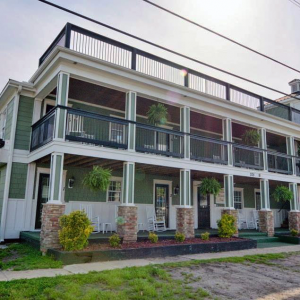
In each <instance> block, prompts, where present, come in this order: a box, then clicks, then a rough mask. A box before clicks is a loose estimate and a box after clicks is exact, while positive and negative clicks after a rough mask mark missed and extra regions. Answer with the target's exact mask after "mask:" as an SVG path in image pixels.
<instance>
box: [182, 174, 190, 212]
mask: <svg viewBox="0 0 300 300" xmlns="http://www.w3.org/2000/svg"><path fill="white" fill-rule="evenodd" d="M191 204H192V203H191V170H188V169H181V170H180V206H182V207H191Z"/></svg>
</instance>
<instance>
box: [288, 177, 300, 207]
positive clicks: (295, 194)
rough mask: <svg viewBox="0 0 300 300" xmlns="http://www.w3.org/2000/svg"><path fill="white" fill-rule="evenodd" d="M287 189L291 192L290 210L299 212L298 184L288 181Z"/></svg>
mask: <svg viewBox="0 0 300 300" xmlns="http://www.w3.org/2000/svg"><path fill="white" fill-rule="evenodd" d="M289 189H290V191H291V192H292V193H293V199H292V201H291V203H290V205H291V211H296V212H299V209H300V207H299V200H298V185H297V183H296V182H292V183H289Z"/></svg>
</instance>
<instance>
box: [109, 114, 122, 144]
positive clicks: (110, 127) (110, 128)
mask: <svg viewBox="0 0 300 300" xmlns="http://www.w3.org/2000/svg"><path fill="white" fill-rule="evenodd" d="M110 117H113V118H118V119H123V120H125V118H124V117H120V116H116V115H110ZM112 123H114V122H109V141H110V142H116V141H114V140H113V138H112V134H111V132H112ZM114 124H115V123H114ZM117 124H119V123H117ZM119 125H121V126H122V128H123V138H122V144H126V127H125V125H122V124H119ZM116 143H118V142H116Z"/></svg>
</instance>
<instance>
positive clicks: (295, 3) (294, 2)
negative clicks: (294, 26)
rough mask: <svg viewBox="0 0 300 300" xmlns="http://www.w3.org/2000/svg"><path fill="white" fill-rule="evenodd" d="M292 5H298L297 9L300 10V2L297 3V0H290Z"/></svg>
mask: <svg viewBox="0 0 300 300" xmlns="http://www.w3.org/2000/svg"><path fill="white" fill-rule="evenodd" d="M289 1H290V2H291V3H293V4H294V5H296V6H297V7H299V8H300V3H299V2H297V1H296V0H294V1H293V0H289Z"/></svg>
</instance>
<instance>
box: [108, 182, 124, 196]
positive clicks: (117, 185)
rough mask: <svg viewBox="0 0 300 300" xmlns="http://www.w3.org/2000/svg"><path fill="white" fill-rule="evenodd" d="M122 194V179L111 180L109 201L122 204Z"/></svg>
mask: <svg viewBox="0 0 300 300" xmlns="http://www.w3.org/2000/svg"><path fill="white" fill-rule="evenodd" d="M121 192H122V181H121V180H120V179H119V180H111V182H110V184H109V187H108V191H107V201H108V202H121Z"/></svg>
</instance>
